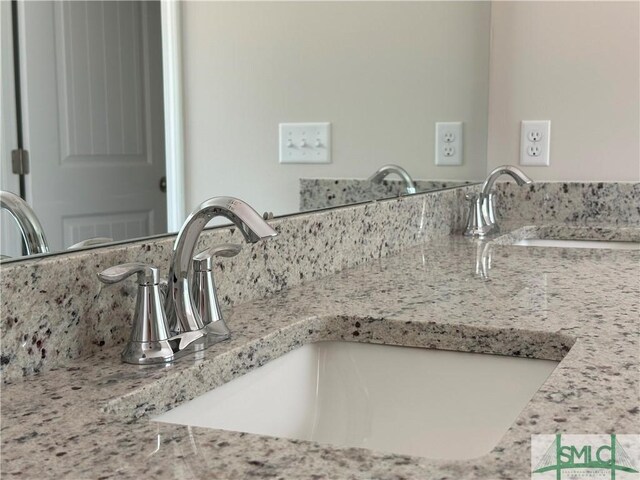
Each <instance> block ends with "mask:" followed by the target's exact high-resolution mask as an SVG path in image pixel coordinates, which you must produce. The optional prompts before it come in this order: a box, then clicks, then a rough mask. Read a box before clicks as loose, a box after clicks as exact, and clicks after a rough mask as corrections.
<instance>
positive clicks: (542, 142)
mask: <svg viewBox="0 0 640 480" xmlns="http://www.w3.org/2000/svg"><path fill="white" fill-rule="evenodd" d="M550 143H551V121H550V120H523V121H522V127H521V128H520V165H524V166H526V167H548V166H549V145H550Z"/></svg>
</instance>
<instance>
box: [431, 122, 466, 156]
mask: <svg viewBox="0 0 640 480" xmlns="http://www.w3.org/2000/svg"><path fill="white" fill-rule="evenodd" d="M463 144H464V141H463V137H462V122H436V151H435V163H436V165H440V166H458V165H462V159H463V151H462V146H463Z"/></svg>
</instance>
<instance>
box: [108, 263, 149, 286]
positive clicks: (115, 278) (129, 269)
mask: <svg viewBox="0 0 640 480" xmlns="http://www.w3.org/2000/svg"><path fill="white" fill-rule="evenodd" d="M134 273H137V274H138V285H158V283H160V273H159V271H158V269H157V268H156V267H152V266H151V265H147V264H146V263H140V262H132V263H122V264H120V265H116V266H114V267H110V268H107V269H106V270H103V271H102V272H100V273H99V274H98V279H99V280H100V281H101V282H102V283H106V284H113V283H118V282H121V281H122V280H124V279H125V278H127V277H130V276H131V275H133V274H134Z"/></svg>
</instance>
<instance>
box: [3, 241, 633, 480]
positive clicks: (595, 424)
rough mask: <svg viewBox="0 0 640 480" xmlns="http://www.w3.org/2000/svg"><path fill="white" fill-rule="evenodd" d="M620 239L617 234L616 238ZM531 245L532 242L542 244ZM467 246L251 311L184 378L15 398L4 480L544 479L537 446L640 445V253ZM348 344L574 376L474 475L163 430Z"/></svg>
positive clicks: (107, 363) (135, 378) (526, 413)
mask: <svg viewBox="0 0 640 480" xmlns="http://www.w3.org/2000/svg"><path fill="white" fill-rule="evenodd" d="M608 232H609V233H611V232H610V231H608ZM529 233H530V230H529ZM483 245H484V244H478V243H477V242H474V241H471V240H468V239H465V238H462V237H459V236H456V237H449V238H446V239H444V240H435V241H431V242H429V243H426V244H424V245H422V246H420V247H416V248H411V249H408V250H405V251H403V252H401V253H400V254H399V255H396V256H392V257H386V258H383V259H381V260H379V261H374V262H370V263H368V264H366V265H363V266H361V267H358V268H354V269H349V270H345V271H343V272H341V273H339V274H336V275H332V276H328V277H325V278H323V279H321V280H318V281H314V282H311V283H307V284H305V285H302V286H298V287H294V288H290V289H287V290H284V291H282V292H280V293H277V294H274V295H272V296H269V297H267V298H264V299H260V300H256V301H253V302H249V303H245V304H242V305H239V306H237V307H235V308H234V309H233V310H231V311H229V312H228V313H227V322H228V324H229V327H230V329H231V331H232V334H233V338H232V339H231V340H230V341H227V342H224V343H222V344H218V345H215V346H213V347H211V348H210V349H209V350H207V351H206V352H204V354H200V357H199V358H196V355H195V354H193V355H192V356H191V357H185V358H182V359H180V361H178V362H177V363H176V364H175V365H171V366H163V367H145V368H142V367H136V366H132V365H125V364H122V363H120V360H119V351H120V349H121V347H118V348H113V349H111V350H108V351H105V352H103V353H101V354H99V355H96V356H93V357H90V358H84V359H79V360H75V361H73V362H71V363H70V364H69V365H68V366H66V367H64V368H58V369H54V370H51V371H48V372H46V373H43V374H40V375H35V376H33V377H30V378H26V379H25V380H22V381H17V382H14V383H11V384H8V385H4V386H3V390H2V425H1V440H2V463H1V469H2V470H1V472H2V476H3V477H4V478H49V477H55V478H72V479H84V478H87V479H89V478H90V479H108V478H114V479H115V478H118V479H124V478H136V479H137V478H180V479H191V478H220V479H235V478H243V479H244V478H296V479H319V478H353V479H359V478H362V479H370V478H376V479H378V478H379V479H392V478H397V479H400V478H415V479H436V478H438V479H440V478H442V479H445V478H447V479H471V478H482V479H485V478H486V479H524V478H530V473H529V472H530V436H531V435H532V434H552V433H556V432H562V433H611V432H616V433H619V434H624V433H637V432H638V431H640V414H639V408H638V403H639V402H638V386H639V385H638V384H639V382H638V380H639V370H638V366H639V359H638V336H639V326H640V325H639V324H640V320H639V302H640V285H639V278H638V269H639V265H640V252H639V251H625V250H616V251H613V250H592V249H562V248H535V247H517V246H512V245H508V244H501V242H499V241H498V242H494V243H493V244H492V247H491V256H492V261H491V269H490V270H487V271H485V272H484V275H480V274H478V271H477V267H478V260H479V259H478V255H480V254H481V253H480V252H484V251H486V250H485V249H484V248H483ZM327 339H329V340H336V339H341V340H347V341H358V342H374V343H388V344H396V345H409V346H422V347H430V348H441V349H450V350H460V351H471V352H480V353H497V354H504V355H515V356H523V357H534V358H543V359H553V360H561V363H560V364H559V366H558V367H557V368H556V370H555V371H554V372H553V373H552V375H551V376H550V377H549V379H548V380H547V381H546V382H545V383H544V384H543V386H542V387H541V388H540V390H539V391H538V392H537V393H536V394H535V396H534V397H533V399H532V401H531V402H530V403H529V404H528V405H527V407H526V408H525V409H524V410H523V411H522V413H521V414H520V415H519V417H518V418H517V420H516V422H515V423H514V424H513V425H512V427H511V428H510V429H509V431H508V432H507V434H506V435H505V436H504V437H503V438H502V440H501V441H500V442H499V444H498V445H497V446H496V447H495V448H494V449H493V451H492V452H491V453H489V454H488V455H486V456H483V457H480V458H478V459H474V460H465V461H441V460H432V459H427V458H418V457H409V456H402V455H394V454H387V453H381V452H373V451H369V450H364V449H357V448H338V447H333V446H330V445H321V444H317V443H313V442H306V441H294V440H287V439H280V438H272V437H266V436H259V435H251V434H242V433H236V432H227V431H220V430H211V429H203V428H194V427H181V426H175V425H165V424H159V423H154V422H150V421H149V416H154V415H157V414H159V413H161V412H163V411H166V410H168V409H169V408H171V407H173V406H175V405H178V404H180V403H182V402H184V401H186V400H189V399H191V398H193V397H194V396H197V395H199V394H201V393H204V392H205V391H207V390H209V389H211V388H212V387H214V386H217V385H219V384H221V383H224V382H226V381H228V380H229V379H231V378H233V377H235V376H238V375H240V374H242V373H244V372H246V371H248V370H250V369H252V368H255V367H256V366H257V365H261V364H264V363H265V362H267V361H268V360H270V359H272V358H275V357H277V356H280V355H281V354H283V353H285V352H287V351H290V350H292V349H294V348H296V347H298V346H300V345H302V344H304V343H309V342H313V341H319V340H327Z"/></svg>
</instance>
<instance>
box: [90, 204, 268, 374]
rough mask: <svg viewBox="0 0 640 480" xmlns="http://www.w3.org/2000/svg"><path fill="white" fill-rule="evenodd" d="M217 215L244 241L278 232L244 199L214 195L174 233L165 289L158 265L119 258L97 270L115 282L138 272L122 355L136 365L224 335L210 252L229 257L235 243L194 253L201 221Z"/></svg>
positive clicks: (167, 359) (168, 357)
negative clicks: (129, 329)
mask: <svg viewBox="0 0 640 480" xmlns="http://www.w3.org/2000/svg"><path fill="white" fill-rule="evenodd" d="M216 217H224V218H227V219H229V220H231V221H232V222H233V223H234V224H235V226H236V227H237V228H238V230H239V231H240V233H241V234H242V235H243V236H244V238H245V240H246V242H247V243H256V242H258V241H260V240H263V239H267V238H269V237H275V236H276V235H277V232H276V231H275V230H274V229H273V228H272V227H271V226H270V225H269V224H268V223H267V222H266V221H265V220H263V218H262V217H261V216H260V215H259V214H258V213H257V212H256V211H255V210H254V209H253V208H251V207H250V206H249V205H247V204H246V203H245V202H243V201H242V200H238V199H237V198H233V197H214V198H211V199H209V200H207V201H205V202H204V203H202V204H200V205H199V206H198V207H197V208H196V209H195V210H194V211H193V212H192V213H191V214H190V215H189V217H188V218H187V219H186V221H185V223H184V225H183V226H182V228H181V229H180V232H179V233H178V236H177V238H176V241H175V244H174V247H173V254H172V259H171V265H170V269H169V278H168V281H167V285H166V291H163V290H164V289H163V288H162V285H161V282H160V281H159V278H158V273H157V269H156V268H154V267H151V266H147V265H144V264H123V265H118V266H116V267H111V268H109V269H107V270H105V271H103V272H101V273H99V274H98V278H99V279H100V280H101V281H102V282H104V283H116V282H119V281H121V280H123V279H125V278H127V277H128V276H129V275H132V274H134V273H138V285H139V289H138V300H137V305H136V310H135V314H134V318H133V328H132V332H131V337H130V339H129V342H128V344H127V346H126V348H125V350H124V351H123V353H122V360H123V361H124V362H127V363H134V364H139V365H145V364H153V363H166V362H170V361H173V360H174V359H175V358H176V357H177V356H179V354H180V353H182V352H186V351H187V350H188V349H191V348H193V349H203V348H206V347H208V346H210V345H212V344H214V343H217V342H220V341H222V340H226V339H228V338H229V329H228V328H227V326H226V324H225V323H224V319H223V318H222V313H221V311H220V305H219V303H218V297H217V293H216V288H215V283H214V279H213V273H212V257H232V256H235V255H237V254H238V253H239V252H240V246H239V245H234V244H224V245H219V246H216V247H213V248H210V249H207V250H205V251H203V252H200V253H198V254H197V255H196V254H195V248H196V244H197V241H198V239H199V238H200V234H201V233H202V230H204V227H205V226H206V225H207V223H209V221H211V220H212V219H214V218H216Z"/></svg>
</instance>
